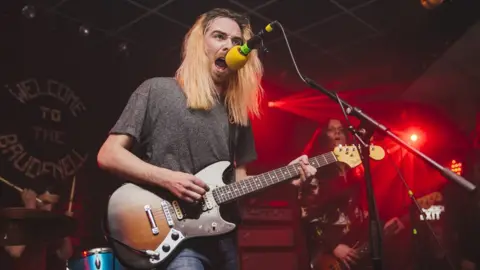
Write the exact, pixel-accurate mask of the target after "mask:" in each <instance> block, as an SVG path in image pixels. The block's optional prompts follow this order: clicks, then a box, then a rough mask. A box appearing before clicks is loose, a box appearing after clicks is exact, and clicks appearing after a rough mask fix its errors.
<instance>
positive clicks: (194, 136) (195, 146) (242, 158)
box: [110, 78, 257, 174]
mask: <svg viewBox="0 0 480 270" xmlns="http://www.w3.org/2000/svg"><path fill="white" fill-rule="evenodd" d="M186 102H187V101H186V96H185V94H184V92H183V91H182V89H181V88H180V86H179V85H178V84H177V82H176V80H175V79H174V78H152V79H148V80H146V81H145V82H143V83H142V84H141V85H140V86H139V87H138V88H137V89H136V90H135V92H134V93H133V94H132V95H131V97H130V99H129V101H128V103H127V105H126V107H125V109H124V110H123V112H122V114H121V116H120V118H119V119H118V121H117V123H116V124H115V126H114V127H113V128H112V130H111V132H110V133H111V134H126V135H130V136H132V137H133V138H134V139H135V147H134V150H133V151H132V152H134V153H135V154H136V155H137V156H138V157H139V158H141V159H142V160H144V161H146V162H148V163H150V164H153V165H156V166H159V167H163V168H167V169H170V170H175V171H182V172H186V173H191V174H195V173H197V172H198V171H200V170H202V169H203V168H205V167H207V166H208V165H210V164H212V163H215V162H218V161H222V160H230V155H229V124H228V115H227V110H226V107H225V106H224V104H223V103H222V102H219V103H218V104H217V105H216V106H215V107H214V108H213V109H212V110H210V111H206V110H193V109H189V108H187V105H186V104H187V103H186ZM235 156H236V158H235V161H236V165H237V166H241V165H244V164H246V163H248V162H251V161H253V160H255V159H256V157H257V154H256V151H255V144H254V139H253V134H252V129H251V126H250V125H248V126H246V127H241V126H237V131H236V149H235Z"/></svg>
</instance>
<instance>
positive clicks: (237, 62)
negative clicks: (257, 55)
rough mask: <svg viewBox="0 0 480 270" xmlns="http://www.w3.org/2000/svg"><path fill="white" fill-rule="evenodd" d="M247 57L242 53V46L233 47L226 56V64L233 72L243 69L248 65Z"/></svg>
mask: <svg viewBox="0 0 480 270" xmlns="http://www.w3.org/2000/svg"><path fill="white" fill-rule="evenodd" d="M247 60H248V59H247V56H246V55H244V54H242V53H241V52H240V46H239V45H237V46H234V47H232V48H231V49H230V50H229V51H228V53H227V55H225V63H227V66H228V68H230V69H231V70H239V69H241V68H242V67H243V66H244V65H245V63H247Z"/></svg>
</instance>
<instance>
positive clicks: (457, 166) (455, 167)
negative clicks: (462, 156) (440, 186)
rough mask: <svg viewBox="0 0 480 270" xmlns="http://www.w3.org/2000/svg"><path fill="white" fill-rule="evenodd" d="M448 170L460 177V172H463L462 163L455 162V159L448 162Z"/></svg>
mask: <svg viewBox="0 0 480 270" xmlns="http://www.w3.org/2000/svg"><path fill="white" fill-rule="evenodd" d="M450 170H451V171H452V172H454V173H456V174H458V175H462V171H463V168H462V163H461V162H457V161H456V160H455V159H453V160H452V161H451V162H450Z"/></svg>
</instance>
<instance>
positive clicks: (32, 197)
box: [22, 189, 37, 209]
mask: <svg viewBox="0 0 480 270" xmlns="http://www.w3.org/2000/svg"><path fill="white" fill-rule="evenodd" d="M22 201H23V205H25V208H27V209H36V208H37V193H35V191H33V190H30V189H24V190H23V191H22Z"/></svg>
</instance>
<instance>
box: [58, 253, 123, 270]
mask: <svg viewBox="0 0 480 270" xmlns="http://www.w3.org/2000/svg"><path fill="white" fill-rule="evenodd" d="M126 269H127V268H125V267H124V266H122V265H121V264H120V262H119V261H118V260H117V259H116V258H115V255H114V254H113V252H112V249H110V248H94V249H91V250H89V251H87V252H84V253H83V254H82V257H80V258H72V259H70V260H68V263H67V270H126Z"/></svg>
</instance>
